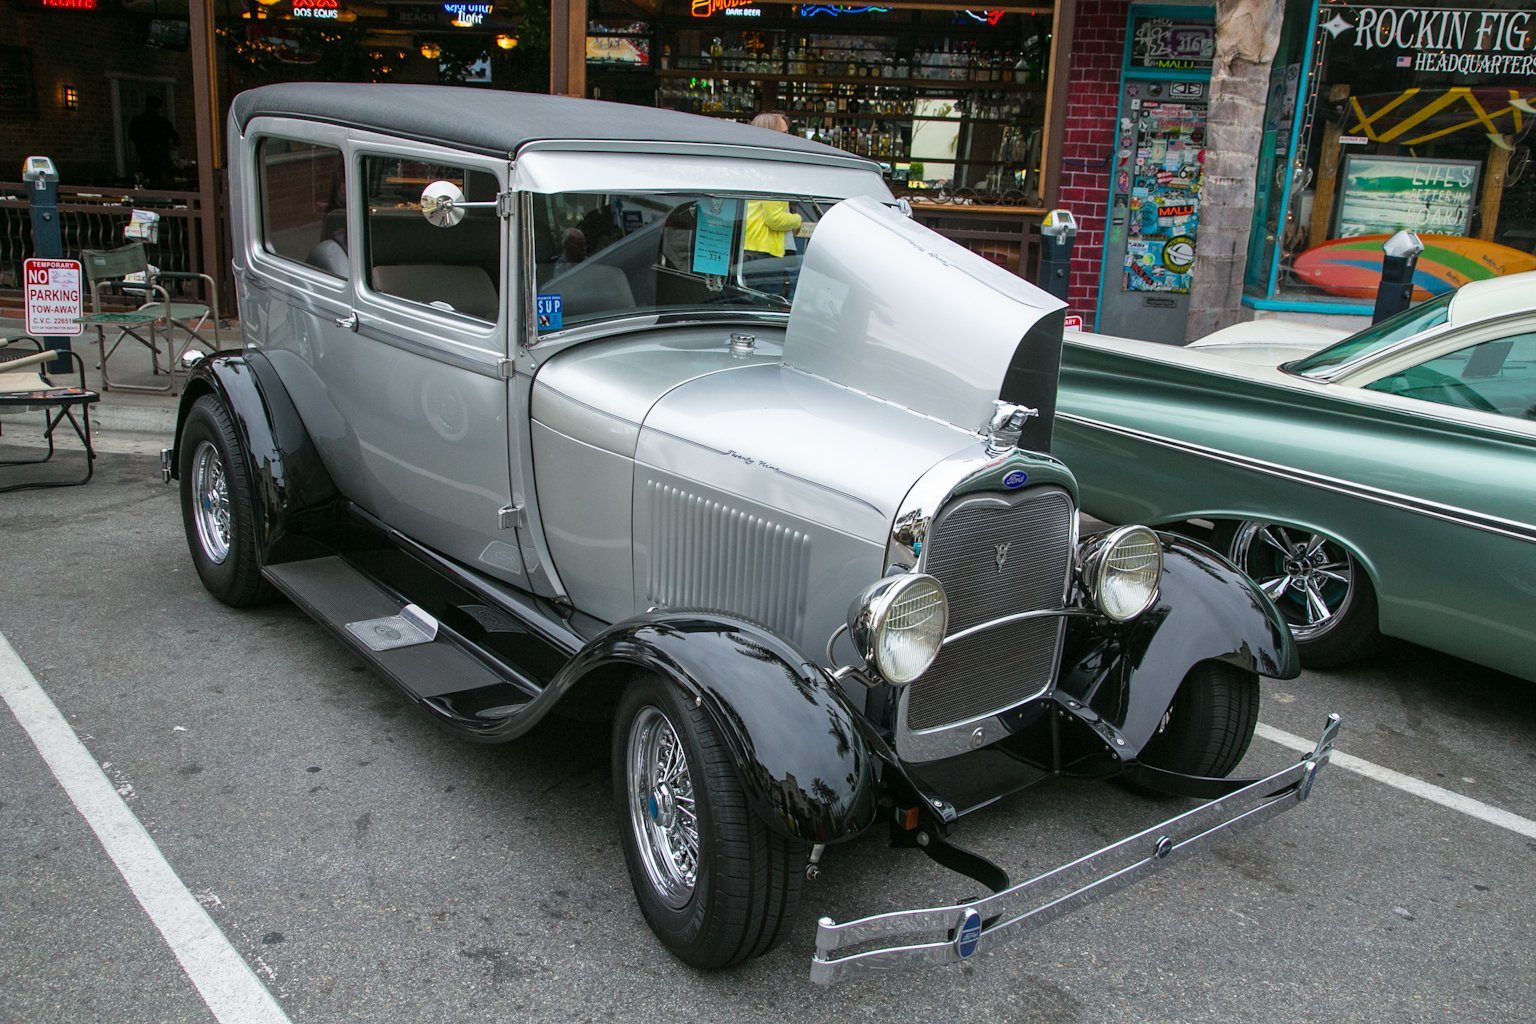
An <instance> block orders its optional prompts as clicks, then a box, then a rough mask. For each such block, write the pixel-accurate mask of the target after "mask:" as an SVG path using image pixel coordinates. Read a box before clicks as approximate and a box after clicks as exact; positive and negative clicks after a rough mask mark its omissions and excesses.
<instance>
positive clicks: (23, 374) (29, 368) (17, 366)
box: [0, 338, 101, 493]
mask: <svg viewBox="0 0 1536 1024" xmlns="http://www.w3.org/2000/svg"><path fill="white" fill-rule="evenodd" d="M13 341H23V342H31V343H32V350H31V351H27V350H24V349H22V348H19V347H18V348H12V347H11V345H12V342H13ZM55 359H65V360H67V361H69V362H70V363H71V364H72V366H73V369H74V373H75V377H76V383H73V384H69V383H62V384H61V383H60V382H58V381H55V380H53V379H52V376H50V375H49V374H47V373H46V372H45V371H44V369H43V364H45V363H50V362H52V361H53V360H55ZM100 397H101V396H99V395H98V394H96V392H94V391H88V390H86V387H85V363H84V362H82V361H81V359H80V356H79V355H78V354H76V353H74V352H53V351H50V350H48V349H45V348H43V346H42V343H41V342H39V341H38V340H37V339H36V338H15V339H11V340H7V339H5V338H0V433H3V432H4V429H5V417H7V416H9V415H11V414H12V413H30V412H41V413H42V414H43V436H44V438H45V439H46V440H47V441H48V454H47V455H44V456H43V457H42V458H40V459H5V460H0V466H31V465H36V464H38V463H41V462H47V461H48V460H49V459H51V458H53V453H54V443H53V434H54V431H55V430H57V429H58V427H59V424H61V423H63V422H64V421H65V420H68V421H69V425H70V426H71V427H73V428H74V429H75V434H76V436H78V437H79V438H80V442H81V443H82V444H84V445H85V476H83V477H81V478H80V479H78V480H48V481H41V482H33V483H21V484H10V485H7V486H0V493H3V492H5V491H24V490H28V489H29V488H35V487H73V486H76V485H79V484H83V483H85V482H86V481H87V480H89V479H90V478H91V475H92V474H93V473H95V472H96V450H95V448H93V447H92V446H91V404H92V403H93V402H96V401H97V400H98V399H99V398H100ZM76 410H78V411H79V413H80V417H79V418H78V419H77V418H76V417H75V412H76Z"/></svg>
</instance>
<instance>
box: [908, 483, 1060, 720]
mask: <svg viewBox="0 0 1536 1024" xmlns="http://www.w3.org/2000/svg"><path fill="white" fill-rule="evenodd" d="M1010 499H1012V500H1010ZM1075 516H1076V509H1075V508H1074V507H1073V505H1072V499H1071V498H1070V497H1069V496H1068V495H1067V493H1066V492H1065V491H1062V490H1058V489H1056V488H1041V489H1040V490H1038V491H1034V492H1026V493H1025V494H1024V495H1022V496H1021V497H1019V498H1014V497H1013V496H1012V495H1009V496H1007V497H1006V498H1005V497H1004V496H1002V495H993V494H987V495H978V496H974V497H967V498H962V499H960V500H959V501H958V502H956V503H955V504H953V505H951V506H950V507H949V508H947V509H946V510H945V511H944V512H942V513H941V514H940V515H939V516H938V518H937V519H936V520H935V522H934V524H933V527H932V530H931V532H930V534H929V536H928V539H927V542H926V544H925V545H924V550H923V562H924V571H925V572H929V573H932V574H933V575H934V576H936V577H938V580H939V582H940V583H942V584H943V585H944V590H945V592H946V593H947V594H948V595H949V632H950V634H951V635H953V634H955V633H958V632H960V631H961V630H964V629H968V628H969V627H971V626H975V625H978V624H980V623H983V622H989V621H991V620H993V619H999V618H1002V617H1003V616H1005V615H1013V614H1016V613H1018V612H1022V611H1030V610H1033V609H1036V608H1059V607H1060V606H1061V602H1062V599H1063V597H1064V596H1065V594H1066V584H1067V573H1068V571H1069V570H1070V567H1071V559H1072V538H1073V536H1074V531H1073V525H1074V520H1075ZM1063 622H1064V620H1063V619H1061V618H1060V617H1057V616H1052V617H1050V618H1041V619H1026V620H1024V621H1022V622H1014V623H1010V624H1009V625H1006V626H1001V627H999V628H997V629H991V630H985V631H983V632H980V633H977V634H976V635H975V636H970V637H967V638H966V639H964V640H961V641H959V642H957V643H951V644H947V645H945V647H944V649H943V650H942V651H940V652H939V656H938V658H937V659H935V660H934V663H933V666H932V667H931V668H929V669H928V671H927V672H925V673H923V675H922V677H921V678H919V679H918V680H916V681H915V682H913V683H912V685H911V686H909V687H907V688H906V691H905V699H906V700H907V715H906V718H907V729H908V730H910V731H920V730H926V729H937V728H941V727H943V726H947V725H954V724H957V723H960V722H967V721H970V720H972V719H976V718H983V717H986V716H988V715H991V714H995V713H997V712H999V711H1003V710H1006V709H1007V708H1011V707H1013V706H1014V705H1015V704H1018V703H1020V702H1022V701H1025V700H1028V699H1029V698H1030V697H1033V696H1034V695H1036V694H1037V693H1039V692H1040V691H1041V690H1043V689H1044V688H1045V687H1046V686H1048V685H1049V684H1050V682H1051V679H1052V677H1053V675H1054V673H1055V671H1056V662H1057V657H1058V649H1059V648H1060V646H1061V637H1062V633H1063V630H1064V628H1065V627H1064V625H1063Z"/></svg>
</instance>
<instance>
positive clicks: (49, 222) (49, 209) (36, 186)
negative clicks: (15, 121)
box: [21, 156, 70, 373]
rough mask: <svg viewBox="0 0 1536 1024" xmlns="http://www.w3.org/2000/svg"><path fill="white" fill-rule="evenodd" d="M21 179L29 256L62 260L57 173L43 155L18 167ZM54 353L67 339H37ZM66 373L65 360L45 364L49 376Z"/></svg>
mask: <svg viewBox="0 0 1536 1024" xmlns="http://www.w3.org/2000/svg"><path fill="white" fill-rule="evenodd" d="M21 180H22V181H24V182H25V183H26V185H27V201H28V205H29V206H30V208H31V212H32V255H34V256H36V257H38V258H40V259H62V258H63V256H64V236H63V235H62V234H61V233H60V231H59V172H58V171H56V170H54V167H53V161H52V160H50V159H48V158H47V157H45V156H29V157H27V158H26V160H24V161H23V162H22V165H21ZM39 340H41V341H42V343H43V344H44V345H46V346H48V347H49V348H51V349H53V350H54V351H55V352H68V351H69V350H70V346H69V339H68V338H57V337H50V338H41V339H39ZM68 370H69V360H67V359H64V358H62V357H60V358H58V359H55V360H54V361H53V362H51V363H49V364H48V371H49V372H50V373H64V372H67V371H68Z"/></svg>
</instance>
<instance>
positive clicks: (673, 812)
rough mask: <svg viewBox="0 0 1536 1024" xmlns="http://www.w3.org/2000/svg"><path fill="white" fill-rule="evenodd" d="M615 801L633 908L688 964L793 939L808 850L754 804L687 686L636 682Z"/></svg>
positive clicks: (722, 960) (707, 965) (621, 717)
mask: <svg viewBox="0 0 1536 1024" xmlns="http://www.w3.org/2000/svg"><path fill="white" fill-rule="evenodd" d="M613 780H614V798H615V800H616V801H617V803H618V809H619V827H620V829H621V830H622V833H623V846H624V858H625V860H626V862H627V863H628V867H629V876H630V881H631V882H632V883H633V885H634V889H635V899H636V900H637V901H638V902H639V904H640V912H641V913H642V914H643V915H644V917H645V920H646V923H648V924H649V925H650V926H651V930H652V931H653V932H655V933H656V936H657V937H658V938H659V939H661V941H662V943H663V944H664V945H665V946H666V947H667V948H668V949H670V950H671V951H672V952H673V953H674V954H676V955H677V957H678V958H680V959H681V960H683V961H684V962H686V963H689V964H692V965H693V966H695V967H699V968H704V969H706V970H707V969H713V968H720V967H728V966H730V965H731V964H735V963H740V962H741V961H743V960H747V959H750V958H751V957H754V956H759V955H761V954H763V953H766V952H767V951H768V950H770V949H772V948H773V947H774V946H775V945H777V944H778V943H779V942H780V941H781V940H782V939H783V938H784V935H785V934H786V933H787V931H788V930H789V927H790V925H791V923H792V922H793V920H794V916H795V910H796V907H797V905H798V904H799V901H800V886H801V883H802V881H803V880H804V872H805V864H806V854H807V846H806V844H804V843H801V842H798V841H795V840H791V839H788V838H785V837H784V836H781V835H779V834H778V833H775V832H772V831H770V830H769V829H768V827H767V826H766V825H764V823H763V822H762V821H761V820H760V819H759V818H758V817H757V815H756V814H754V813H753V812H752V810H751V809H750V808H749V807H748V806H747V802H746V798H745V797H744V795H743V793H742V789H741V783H740V781H739V780H738V778H737V776H736V770H735V768H734V767H733V765H732V763H731V758H730V755H729V752H728V751H727V749H726V747H725V745H724V744H723V743H722V742H721V740H720V737H719V734H718V731H717V730H716V728H715V726H714V723H713V722H712V721H711V720H710V718H709V716H708V715H707V714H706V713H705V712H704V711H703V710H702V709H701V708H699V707H696V706H694V702H693V701H692V700H691V699H689V698H686V697H685V695H684V694H682V693H680V692H679V691H678V689H677V688H676V687H674V686H672V685H670V684H668V683H667V682H665V681H663V680H661V679H658V678H656V677H654V676H650V675H642V676H639V677H637V678H636V679H635V680H634V681H633V682H631V684H630V685H629V688H628V689H627V690H626V691H625V693H624V695H623V697H622V698H621V699H620V701H619V706H618V713H617V715H616V717H615V720H614V727H613Z"/></svg>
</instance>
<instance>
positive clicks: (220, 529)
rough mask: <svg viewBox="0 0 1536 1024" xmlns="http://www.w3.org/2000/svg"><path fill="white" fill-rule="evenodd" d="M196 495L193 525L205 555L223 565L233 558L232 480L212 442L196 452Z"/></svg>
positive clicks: (194, 483)
mask: <svg viewBox="0 0 1536 1024" xmlns="http://www.w3.org/2000/svg"><path fill="white" fill-rule="evenodd" d="M192 495H193V500H194V501H195V502H196V505H195V507H194V509H193V522H194V523H195V524H196V526H197V537H198V541H199V542H200V543H201V544H202V547H203V553H204V554H205V555H206V556H207V557H208V561H210V562H212V563H214V564H215V565H222V564H223V563H224V560H225V559H226V558H228V557H229V530H230V517H229V480H228V479H227V478H226V477H225V475H224V460H223V459H222V458H221V457H220V456H219V450H218V449H217V448H215V447H214V446H213V444H212V443H210V442H208V441H201V442H199V443H198V446H197V450H196V451H194V452H193V453H192Z"/></svg>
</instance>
